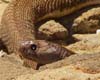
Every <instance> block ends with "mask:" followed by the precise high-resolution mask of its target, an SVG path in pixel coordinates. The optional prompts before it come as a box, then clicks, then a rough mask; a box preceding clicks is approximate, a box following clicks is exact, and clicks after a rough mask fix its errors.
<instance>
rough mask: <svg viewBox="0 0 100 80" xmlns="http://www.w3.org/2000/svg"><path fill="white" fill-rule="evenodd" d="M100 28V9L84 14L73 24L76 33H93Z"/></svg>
mask: <svg viewBox="0 0 100 80" xmlns="http://www.w3.org/2000/svg"><path fill="white" fill-rule="evenodd" d="M99 28H100V7H98V8H93V9H90V10H88V11H87V12H84V13H82V15H81V16H79V17H78V18H76V19H75V20H74V23H73V29H72V30H73V32H74V33H93V32H96V30H97V29H99Z"/></svg>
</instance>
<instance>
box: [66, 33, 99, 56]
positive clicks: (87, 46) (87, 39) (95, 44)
mask: <svg viewBox="0 0 100 80" xmlns="http://www.w3.org/2000/svg"><path fill="white" fill-rule="evenodd" d="M73 37H75V38H76V39H77V40H79V41H77V42H76V43H74V44H71V45H69V46H66V48H68V49H70V50H72V51H73V52H76V53H78V54H82V53H83V54H84V53H99V52H100V35H97V34H75V35H73Z"/></svg>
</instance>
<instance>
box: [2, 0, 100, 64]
mask: <svg viewBox="0 0 100 80" xmlns="http://www.w3.org/2000/svg"><path fill="white" fill-rule="evenodd" d="M96 4H100V0H13V1H12V2H11V3H10V4H9V6H8V7H7V9H6V10H5V12H4V14H3V17H2V21H1V27H0V39H1V41H2V42H3V43H4V45H5V46H6V47H7V49H8V51H9V52H14V53H17V54H18V55H20V56H24V55H25V54H27V53H28V55H31V56H33V53H34V55H35V56H37V57H38V56H41V55H40V53H38V54H37V52H38V51H37V52H34V50H35V49H36V47H38V45H39V44H38V43H41V44H42V42H43V44H42V46H43V45H45V44H48V42H46V41H44V40H41V41H36V39H35V33H36V32H35V24H36V23H38V22H39V21H42V20H44V19H47V18H59V17H62V16H64V15H69V14H71V13H73V12H75V11H77V10H79V9H82V8H84V7H87V6H91V5H96ZM34 44H37V45H34ZM50 45H53V43H49V45H48V46H50ZM57 46H59V45H56V48H55V50H54V51H58V50H59V49H60V50H62V51H61V53H63V54H64V53H66V54H67V53H68V52H69V53H71V52H70V51H68V50H65V49H64V48H63V47H60V46H59V47H57ZM40 47H41V46H40ZM40 47H39V49H42V48H40ZM45 47H46V46H45ZM50 48H52V47H50ZM30 49H31V50H30ZM32 50H33V51H32ZM40 51H41V50H40ZM54 51H52V52H54ZM32 52H33V53H32ZM61 53H59V51H58V54H61ZM58 57H59V56H58ZM43 64H45V63H43Z"/></svg>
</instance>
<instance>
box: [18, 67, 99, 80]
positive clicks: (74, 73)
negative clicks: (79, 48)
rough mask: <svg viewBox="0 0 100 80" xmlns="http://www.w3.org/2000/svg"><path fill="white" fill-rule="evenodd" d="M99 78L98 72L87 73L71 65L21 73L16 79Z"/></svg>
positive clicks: (65, 79)
mask: <svg viewBox="0 0 100 80" xmlns="http://www.w3.org/2000/svg"><path fill="white" fill-rule="evenodd" d="M23 79H24V80H100V73H98V74H88V73H83V72H82V71H81V70H78V69H75V68H74V67H73V66H71V65H70V66H67V67H62V68H58V69H47V70H45V71H42V72H39V73H36V74H34V75H31V74H28V75H22V76H20V77H18V78H16V80H23Z"/></svg>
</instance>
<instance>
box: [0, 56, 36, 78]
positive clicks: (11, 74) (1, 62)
mask: <svg viewBox="0 0 100 80" xmlns="http://www.w3.org/2000/svg"><path fill="white" fill-rule="evenodd" d="M35 72H36V71H34V70H32V69H30V68H26V67H24V66H23V65H22V61H20V60H19V58H17V57H16V56H15V55H10V56H4V57H1V58H0V80H14V78H15V77H16V76H20V75H25V74H29V73H31V74H33V73H35Z"/></svg>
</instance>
